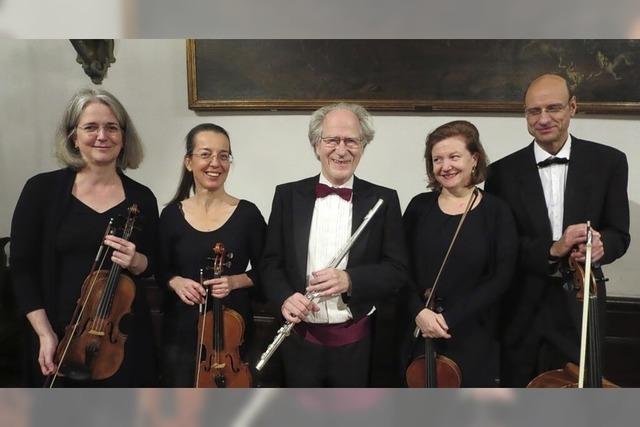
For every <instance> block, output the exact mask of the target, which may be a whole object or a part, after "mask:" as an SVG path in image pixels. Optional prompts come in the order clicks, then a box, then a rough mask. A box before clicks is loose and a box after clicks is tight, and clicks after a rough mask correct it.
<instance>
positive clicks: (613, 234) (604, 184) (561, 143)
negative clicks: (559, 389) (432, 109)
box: [485, 74, 630, 387]
mask: <svg viewBox="0 0 640 427" xmlns="http://www.w3.org/2000/svg"><path fill="white" fill-rule="evenodd" d="M524 102H525V116H526V120H527V128H528V130H529V133H530V134H531V135H532V136H533V137H534V141H533V142H532V143H531V144H529V145H528V146H527V147H525V148H523V149H521V150H519V151H516V152H515V153H513V154H510V155H508V156H506V157H505V158H503V159H501V160H499V161H497V162H495V163H494V164H493V165H491V167H490V170H489V178H488V179H487V182H486V185H485V188H486V191H487V192H489V193H494V194H496V195H498V196H500V197H502V198H503V199H504V200H505V201H506V202H507V203H508V204H509V205H510V206H511V209H512V210H513V213H514V217H515V219H516V223H517V227H518V233H519V237H520V253H519V262H518V270H517V271H516V275H515V281H514V283H513V286H511V288H510V291H509V293H508V294H507V296H506V297H505V300H504V305H503V325H502V326H503V330H504V334H503V359H502V385H504V386H510V387H522V386H525V385H526V384H527V383H528V381H529V380H531V379H532V378H533V377H534V376H535V375H536V374H538V373H541V372H544V371H547V370H550V369H556V368H562V367H563V366H564V365H565V364H566V362H569V361H571V362H574V363H577V362H578V361H579V344H580V325H579V319H580V317H581V311H580V310H581V308H580V307H579V306H578V302H577V301H576V298H575V291H574V289H573V287H572V286H571V284H570V283H568V281H567V280H566V276H565V277H564V278H563V277H562V276H563V275H562V274H561V271H562V270H563V268H562V265H563V263H566V261H567V259H568V258H569V257H571V258H574V259H575V260H577V261H579V262H584V260H585V253H586V245H585V243H586V240H587V224H586V222H587V221H591V226H592V229H593V243H592V247H593V249H592V262H593V266H594V270H595V274H596V277H600V278H602V274H601V269H600V266H601V265H603V264H608V263H610V262H612V261H614V260H615V259H617V258H619V257H621V256H622V255H623V254H624V253H625V252H626V250H627V248H628V247H629V241H630V236H629V199H628V196H627V179H628V166H627V159H626V156H625V155H624V153H622V152H620V151H618V150H616V149H614V148H612V147H608V146H605V145H602V144H597V143H595V142H590V141H585V140H582V139H578V138H576V137H574V136H573V135H570V134H569V124H570V121H571V118H572V117H573V116H574V114H575V112H576V108H577V104H576V97H575V96H574V95H573V93H572V91H571V89H570V87H569V85H568V83H567V81H566V80H565V79H564V78H563V77H561V76H558V75H554V74H544V75H542V76H540V77H538V78H536V79H535V80H533V81H532V82H531V83H530V84H529V86H528V88H527V90H526V92H525V98H524ZM598 291H599V292H598V293H599V301H598V303H599V307H598V308H599V310H598V312H599V313H600V315H601V316H600V318H601V319H602V318H603V316H604V314H605V298H606V294H605V289H604V280H598ZM601 325H602V324H601ZM602 333H603V334H604V331H602Z"/></svg>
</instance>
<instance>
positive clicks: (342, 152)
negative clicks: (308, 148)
mask: <svg viewBox="0 0 640 427" xmlns="http://www.w3.org/2000/svg"><path fill="white" fill-rule="evenodd" d="M322 138H323V139H321V140H320V141H318V142H317V143H316V146H315V151H316V155H317V156H318V160H320V164H321V165H322V174H323V175H324V177H325V178H327V179H328V180H329V182H331V184H333V185H342V184H344V183H345V182H347V181H348V180H349V179H350V178H351V177H352V176H353V174H354V173H355V171H356V168H357V167H358V163H359V162H360V157H362V151H363V148H362V143H360V144H359V145H357V146H353V147H347V144H346V143H345V139H354V140H359V141H361V140H362V131H361V128H360V121H359V120H358V117H357V116H356V115H355V114H353V113H352V112H351V111H348V110H333V111H331V112H330V113H328V114H327V116H326V117H325V118H324V121H323V122H322ZM327 138H340V141H339V142H338V144H337V145H336V144H331V143H327V142H325V141H326V140H327Z"/></svg>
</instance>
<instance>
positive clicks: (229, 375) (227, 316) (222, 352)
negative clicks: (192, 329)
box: [194, 243, 252, 388]
mask: <svg viewBox="0 0 640 427" xmlns="http://www.w3.org/2000/svg"><path fill="white" fill-rule="evenodd" d="M213 252H214V254H215V257H214V259H213V276H214V278H219V277H221V276H222V273H223V267H227V268H228V267H229V266H230V265H231V263H230V261H228V260H227V259H228V258H231V256H232V254H227V253H226V251H225V248H224V245H223V244H222V243H216V244H215V246H214V248H213ZM200 284H201V285H202V286H204V271H203V270H202V269H201V270H200ZM205 288H206V287H205ZM210 294H211V293H210V292H209V290H207V293H206V297H205V302H204V303H203V304H200V307H199V309H200V316H199V317H198V340H197V346H196V372H195V384H194V386H195V387H196V388H200V387H207V388H225V387H251V384H252V379H251V371H250V370H249V365H248V364H247V363H245V362H243V361H242V360H241V359H240V345H241V344H242V342H243V340H244V330H245V326H244V320H243V319H242V316H241V315H240V314H239V313H238V312H237V311H235V310H232V309H230V308H227V307H224V306H223V305H222V301H220V299H219V298H213V297H212V296H211V295H210ZM211 300H213V301H211ZM210 305H212V309H211V310H208V307H209V306H210Z"/></svg>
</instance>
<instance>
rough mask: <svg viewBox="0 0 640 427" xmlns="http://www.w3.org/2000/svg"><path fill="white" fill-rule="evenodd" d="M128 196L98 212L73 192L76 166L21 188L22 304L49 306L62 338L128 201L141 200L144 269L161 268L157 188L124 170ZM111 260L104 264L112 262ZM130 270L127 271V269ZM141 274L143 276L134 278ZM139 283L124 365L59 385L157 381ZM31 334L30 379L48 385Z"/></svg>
mask: <svg viewBox="0 0 640 427" xmlns="http://www.w3.org/2000/svg"><path fill="white" fill-rule="evenodd" d="M118 173H119V176H120V179H121V181H122V186H123V189H124V193H125V200H124V201H123V202H121V203H119V204H118V205H116V206H114V207H112V208H111V209H109V210H108V211H106V212H104V213H98V212H96V211H94V210H92V209H91V208H89V207H88V206H86V205H84V204H83V203H82V202H81V201H79V200H78V199H77V198H75V197H74V196H73V195H72V194H71V190H72V188H73V182H74V180H75V175H76V174H75V172H74V171H72V170H70V169H62V170H58V171H54V172H49V173H45V174H40V175H37V176H35V177H33V178H31V179H30V180H29V181H28V182H27V184H25V187H24V189H23V191H22V194H21V195H20V199H19V201H18V205H17V206H16V209H15V211H14V215H13V221H12V224H11V236H12V241H11V261H12V276H13V286H14V289H15V292H16V299H17V301H18V305H19V307H20V309H21V311H22V312H23V313H24V314H27V313H29V312H31V311H34V310H37V309H45V311H46V313H47V316H48V318H49V321H50V322H51V325H52V327H53V329H54V331H55V332H56V334H57V335H58V338H59V339H62V337H63V334H64V327H65V326H66V325H67V324H68V323H69V322H70V321H71V320H72V315H73V311H74V309H75V306H76V301H77V299H78V297H79V296H80V291H81V288H82V283H83V282H84V279H85V278H86V276H87V275H88V273H89V272H90V270H91V266H92V264H93V260H94V258H95V256H96V253H97V250H98V247H99V246H100V244H101V242H102V237H103V235H104V231H105V229H106V226H107V223H108V221H109V219H110V218H111V217H114V218H118V217H119V216H124V217H126V215H127V208H128V207H129V206H131V205H132V204H133V203H136V204H137V205H138V208H139V210H140V215H139V216H138V218H137V221H136V230H135V231H134V233H133V235H132V237H131V240H132V241H133V242H134V243H135V244H136V250H137V251H138V252H140V253H143V254H145V255H146V256H147V259H148V262H149V265H148V267H147V269H146V271H144V272H143V273H142V274H141V276H149V275H150V274H151V272H152V271H153V268H154V265H153V263H154V254H155V236H156V235H157V226H158V207H157V204H156V199H155V197H154V196H153V193H152V192H151V191H150V190H149V189H148V188H147V187H145V186H143V185H141V184H139V183H137V182H135V181H133V180H131V179H130V178H128V177H127V176H126V175H124V174H122V172H121V171H118ZM109 267H110V263H109V262H108V263H107V264H105V265H104V266H103V269H108V268H109ZM124 273H125V274H127V272H126V271H125V272H124ZM134 281H137V278H134ZM140 289H141V288H138V290H137V292H136V297H135V299H134V302H133V306H132V315H131V316H130V317H129V318H128V319H127V322H126V323H127V324H126V325H125V324H123V325H121V326H122V327H123V328H126V329H127V330H128V332H129V335H128V337H127V341H126V343H125V358H124V361H123V363H122V365H121V367H120V369H119V370H118V372H117V373H116V374H115V375H114V376H112V377H111V378H108V379H106V380H102V381H92V382H82V383H75V382H71V381H68V379H57V380H56V383H55V385H64V384H66V385H72V386H83V387H84V386H118V387H135V386H150V385H153V384H154V380H155V367H156V363H155V358H154V353H153V339H152V336H151V330H152V329H151V319H150V316H149V309H148V306H147V303H146V298H145V295H144V294H143V293H142V291H141V290H140ZM29 330H30V332H29V334H28V337H27V339H26V340H25V341H26V342H25V344H26V345H27V348H26V356H27V357H25V374H26V378H25V382H24V384H25V385H28V386H41V385H42V384H43V380H44V378H43V377H42V375H41V374H40V373H39V372H40V369H39V367H38V365H37V357H38V349H39V342H38V339H37V336H36V335H35V333H33V330H32V329H31V328H30V327H29Z"/></svg>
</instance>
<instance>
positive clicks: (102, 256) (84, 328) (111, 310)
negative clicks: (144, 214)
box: [45, 204, 140, 387]
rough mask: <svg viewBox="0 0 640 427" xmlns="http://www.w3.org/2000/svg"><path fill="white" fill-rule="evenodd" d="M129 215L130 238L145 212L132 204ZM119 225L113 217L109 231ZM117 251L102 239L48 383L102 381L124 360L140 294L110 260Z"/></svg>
mask: <svg viewBox="0 0 640 427" xmlns="http://www.w3.org/2000/svg"><path fill="white" fill-rule="evenodd" d="M127 211H128V214H127V219H126V222H125V225H124V228H123V229H122V232H121V235H120V237H122V238H123V239H125V240H129V239H130V238H131V234H132V233H133V230H134V224H135V220H136V217H137V216H138V214H139V213H140V211H139V210H138V206H137V205H136V204H133V205H131V206H130V207H129V208H128V210H127ZM117 232H118V230H117V227H115V226H114V220H113V218H111V219H110V220H109V224H108V225H107V228H106V230H105V234H104V235H105V237H106V236H107V235H116V234H117ZM112 253H113V249H112V248H111V247H109V246H107V245H105V244H104V239H103V242H102V243H101V245H100V248H99V249H98V253H97V255H96V258H95V260H94V262H93V266H92V267H91V271H90V272H89V275H88V276H87V278H86V279H85V280H84V282H83V284H82V289H81V292H80V297H79V298H78V302H77V304H76V308H75V311H74V314H73V317H72V320H71V322H70V323H69V325H67V326H66V327H65V333H64V337H63V338H62V340H61V341H60V344H59V345H58V347H57V349H56V355H55V359H54V360H55V361H56V364H57V369H56V372H55V373H54V374H53V375H51V376H49V377H48V378H47V381H46V382H45V386H48V387H53V384H54V382H55V380H56V378H57V377H58V376H61V377H68V378H70V379H72V380H76V381H87V380H103V379H106V378H109V377H111V376H113V374H115V373H116V372H117V371H118V369H119V368H120V366H121V365H122V361H123V359H124V344H125V342H126V340H127V333H126V332H124V331H123V330H121V325H122V326H124V323H123V321H124V322H126V320H127V319H128V317H129V316H130V314H131V305H132V303H133V300H134V298H135V295H136V287H135V283H134V281H133V279H132V278H131V277H129V276H128V275H126V274H123V273H122V267H121V266H119V265H118V264H116V263H112V264H111V268H110V269H109V270H105V269H103V266H104V264H105V262H107V261H108V260H110V259H111V254H112Z"/></svg>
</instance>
